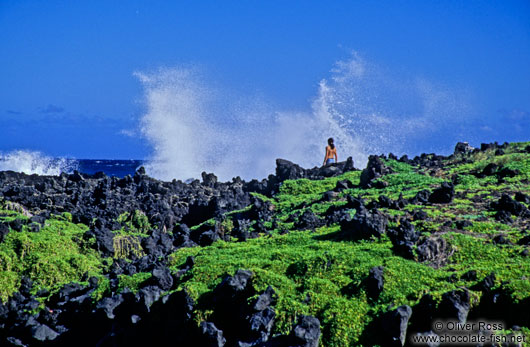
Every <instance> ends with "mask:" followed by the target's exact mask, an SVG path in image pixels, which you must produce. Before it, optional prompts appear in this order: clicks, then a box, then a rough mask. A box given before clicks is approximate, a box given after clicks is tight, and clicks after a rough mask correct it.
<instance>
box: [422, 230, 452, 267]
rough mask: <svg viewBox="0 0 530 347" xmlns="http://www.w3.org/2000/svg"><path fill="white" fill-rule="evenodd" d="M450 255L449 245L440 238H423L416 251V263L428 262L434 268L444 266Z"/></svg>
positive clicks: (450, 248)
mask: <svg viewBox="0 0 530 347" xmlns="http://www.w3.org/2000/svg"><path fill="white" fill-rule="evenodd" d="M452 254H453V249H452V247H451V245H450V244H449V243H448V242H447V241H446V240H445V239H444V238H442V237H428V238H424V239H423V240H421V241H420V242H419V243H418V245H417V249H416V255H417V257H418V261H420V262H429V263H431V264H432V265H434V266H435V267H440V266H443V265H445V264H446V263H447V261H448V260H449V257H450V256H451V255H452Z"/></svg>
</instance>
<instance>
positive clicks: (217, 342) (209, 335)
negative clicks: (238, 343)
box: [197, 322, 226, 347]
mask: <svg viewBox="0 0 530 347" xmlns="http://www.w3.org/2000/svg"><path fill="white" fill-rule="evenodd" d="M200 331H201V337H200V341H197V342H198V343H199V344H198V345H200V346H204V347H223V346H224V345H225V343H226V339H225V338H224V337H223V332H222V331H221V330H219V329H217V327H216V326H215V324H213V323H211V322H201V326H200Z"/></svg>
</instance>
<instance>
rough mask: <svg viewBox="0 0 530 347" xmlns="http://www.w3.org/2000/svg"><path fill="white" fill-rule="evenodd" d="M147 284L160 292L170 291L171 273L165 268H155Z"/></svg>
mask: <svg viewBox="0 0 530 347" xmlns="http://www.w3.org/2000/svg"><path fill="white" fill-rule="evenodd" d="M149 282H150V283H151V284H152V285H155V286H158V287H159V288H160V289H162V290H170V289H171V288H172V287H173V277H172V276H171V271H170V270H169V269H168V268H167V267H165V266H159V267H156V268H154V269H153V272H152V277H151V278H150V279H149Z"/></svg>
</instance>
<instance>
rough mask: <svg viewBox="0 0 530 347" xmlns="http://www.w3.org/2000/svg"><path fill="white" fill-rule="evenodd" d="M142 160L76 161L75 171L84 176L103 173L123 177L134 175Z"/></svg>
mask: <svg viewBox="0 0 530 347" xmlns="http://www.w3.org/2000/svg"><path fill="white" fill-rule="evenodd" d="M142 163H143V161H142V160H133V159H131V160H107V159H101V160H94V159H81V160H77V171H79V172H82V173H86V174H95V173H96V172H98V171H103V172H104V173H105V174H106V175H107V176H116V177H125V176H127V175H131V176H132V175H134V173H135V172H136V170H137V169H138V168H139V167H140V166H142Z"/></svg>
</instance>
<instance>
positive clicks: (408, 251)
mask: <svg viewBox="0 0 530 347" xmlns="http://www.w3.org/2000/svg"><path fill="white" fill-rule="evenodd" d="M388 235H389V237H390V241H392V245H393V246H394V247H393V248H394V251H395V252H396V253H397V254H399V255H401V256H403V257H405V258H409V259H413V258H414V252H413V250H414V245H415V244H416V242H418V240H419V237H420V233H419V232H417V231H416V230H415V229H414V225H412V224H411V223H410V222H409V221H408V220H402V221H401V223H400V224H399V226H398V227H397V228H394V229H391V230H390V231H389V232H388Z"/></svg>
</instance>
